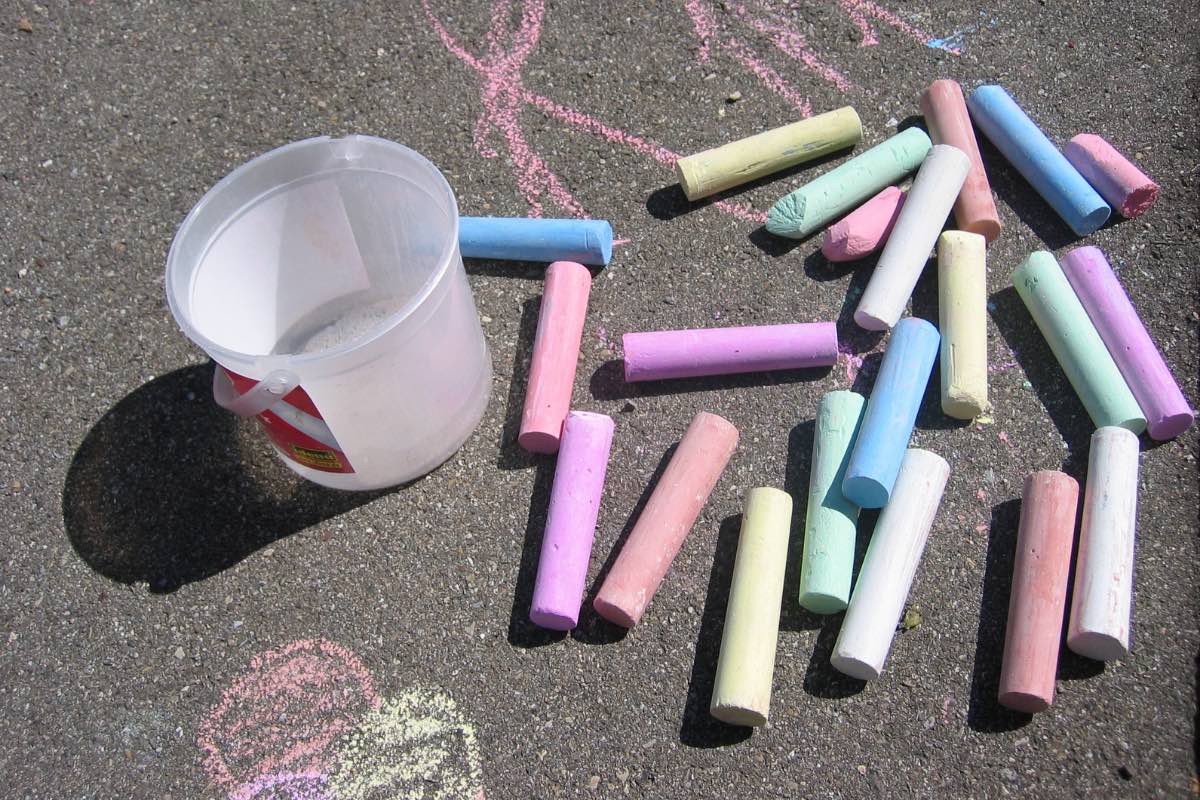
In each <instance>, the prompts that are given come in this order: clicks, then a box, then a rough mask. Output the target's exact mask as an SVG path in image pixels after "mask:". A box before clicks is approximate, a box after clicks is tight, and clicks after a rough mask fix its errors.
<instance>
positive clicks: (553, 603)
mask: <svg viewBox="0 0 1200 800" xmlns="http://www.w3.org/2000/svg"><path fill="white" fill-rule="evenodd" d="M612 438H613V421H612V417H608V416H605V415H604V414H590V413H588V412H586V411H572V412H571V413H569V414H567V421H566V422H565V423H564V424H563V434H562V444H561V445H560V447H559V449H558V462H557V463H556V464H555V466H554V486H553V487H552V488H551V489H550V511H549V513H548V514H547V515H546V533H545V536H544V537H543V538H542V555H541V558H539V559H538V571H537V581H536V582H535V583H534V587H533V605H532V607H531V608H530V609H529V619H530V620H531V621H532V622H533V624H535V625H540V626H541V627H543V628H549V629H551V630H556V631H569V630H571V628H574V627H575V626H576V625H577V624H578V623H579V606H580V604H581V603H582V602H583V588H584V582H585V581H586V580H587V571H588V561H589V560H590V559H591V556H592V538H593V537H594V536H595V534H596V515H597V514H598V513H599V511H600V495H601V494H602V493H603V492H604V474H605V472H606V471H607V470H608V451H609V449H610V448H611V447H612Z"/></svg>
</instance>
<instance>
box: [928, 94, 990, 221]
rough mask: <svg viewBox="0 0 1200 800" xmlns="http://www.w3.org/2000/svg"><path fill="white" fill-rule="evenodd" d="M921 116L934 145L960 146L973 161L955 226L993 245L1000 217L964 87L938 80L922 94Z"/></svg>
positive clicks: (958, 202)
mask: <svg viewBox="0 0 1200 800" xmlns="http://www.w3.org/2000/svg"><path fill="white" fill-rule="evenodd" d="M921 113H922V114H923V115H924V116H925V124H926V125H928V126H929V138H930V140H932V141H933V143H934V144H948V145H952V146H954V147H957V148H958V149H959V150H962V151H963V152H964V153H966V154H967V158H969V159H971V169H970V171H969V172H968V173H967V179H966V180H965V181H964V182H963V186H962V190H961V191H960V192H959V193H958V199H957V200H956V201H955V202H954V222H955V225H956V226H957V227H958V228H959V229H960V230H963V231H967V232H969V233H978V234H979V235H980V236H982V237H983V238H984V239H985V240H986V241H987V243H988V244H991V243H992V242H994V241H995V240H996V237H997V236H999V235H1000V228H1001V225H1000V215H999V214H997V213H996V201H995V200H994V199H993V198H992V187H991V184H989V183H988V177H987V172H986V171H984V169H983V159H982V158H981V157H980V156H979V143H978V142H977V141H976V140H975V130H974V129H973V128H972V127H971V117H970V115H968V113H967V103H966V100H965V99H964V98H963V93H962V87H961V86H959V85H958V83H957V82H955V81H951V80H940V81H934V82H933V83H931V84H930V85H929V88H928V89H926V90H925V91H924V93H922V95H921Z"/></svg>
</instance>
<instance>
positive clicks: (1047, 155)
mask: <svg viewBox="0 0 1200 800" xmlns="http://www.w3.org/2000/svg"><path fill="white" fill-rule="evenodd" d="M967 108H968V109H970V112H971V118H972V119H973V120H975V124H976V125H977V126H979V130H981V131H983V134H984V135H985V136H987V137H988V139H990V140H991V142H992V144H994V145H996V149H997V150H999V151H1000V152H1001V153H1003V154H1004V157H1005V158H1007V159H1008V160H1009V162H1011V163H1012V165H1013V166H1014V167H1016V168H1017V171H1018V172H1020V173H1021V175H1023V176H1024V177H1025V180H1027V181H1029V183H1030V184H1031V185H1032V186H1033V188H1034V189H1036V190H1037V193H1038V194H1040V195H1041V196H1042V197H1043V198H1045V200H1046V202H1047V203H1049V204H1050V207H1051V208H1053V209H1054V210H1055V211H1056V212H1058V215H1059V216H1060V217H1062V218H1063V221H1064V222H1066V223H1067V225H1069V226H1070V228H1071V230H1073V231H1075V233H1076V234H1077V235H1079V236H1087V235H1088V234H1089V233H1095V232H1096V231H1097V230H1099V229H1100V226H1101V225H1103V224H1104V223H1105V221H1106V220H1108V216H1109V214H1110V213H1111V209H1110V208H1109V207H1108V203H1105V202H1104V198H1102V197H1101V196H1100V195H1099V194H1097V193H1096V190H1095V189H1093V188H1092V187H1091V186H1090V185H1088V182H1087V181H1086V180H1084V179H1083V176H1082V175H1080V174H1079V171H1078V170H1077V169H1075V167H1073V166H1071V162H1070V161H1068V160H1067V158H1066V156H1064V155H1063V154H1062V153H1061V152H1059V150H1058V148H1057V147H1055V146H1054V144H1053V142H1051V141H1050V140H1049V139H1047V138H1046V134H1044V133H1042V131H1041V129H1039V128H1038V126H1037V125H1035V124H1034V122H1033V120H1031V119H1030V118H1029V117H1028V116H1026V114H1025V112H1024V111H1022V110H1021V107H1020V106H1018V105H1017V103H1016V101H1014V100H1013V99H1012V97H1010V96H1009V94H1008V92H1006V91H1004V89H1002V88H1001V87H999V86H980V87H979V88H977V89H976V90H975V91H973V92H971V96H970V97H969V98H968V99H967Z"/></svg>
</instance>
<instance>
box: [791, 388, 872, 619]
mask: <svg viewBox="0 0 1200 800" xmlns="http://www.w3.org/2000/svg"><path fill="white" fill-rule="evenodd" d="M866 405H867V401H866V399H865V398H864V397H863V396H862V395H860V394H857V393H855V392H848V391H836V392H829V393H828V394H826V395H825V396H824V397H822V398H821V402H820V403H819V404H818V405H817V419H816V424H815V426H814V431H813V449H812V467H811V469H810V471H809V480H808V508H807V509H806V510H805V512H804V552H803V559H802V560H801V562H800V605H801V606H803V607H804V608H807V609H808V610H809V611H811V612H813V613H814V614H835V613H837V612H838V611H841V610H842V609H844V608H845V607H846V603H847V602H848V601H849V600H850V581H851V575H852V573H853V571H854V547H855V543H856V540H857V537H858V510H859V509H858V506H857V505H855V504H854V503H852V502H851V501H850V500H848V499H846V496H845V495H844V494H842V480H843V479H845V477H846V466H847V464H849V462H850V452H851V450H852V449H853V448H854V440H855V438H856V437H857V436H858V429H859V427H860V426H861V425H862V418H863V412H864V410H865V409H866Z"/></svg>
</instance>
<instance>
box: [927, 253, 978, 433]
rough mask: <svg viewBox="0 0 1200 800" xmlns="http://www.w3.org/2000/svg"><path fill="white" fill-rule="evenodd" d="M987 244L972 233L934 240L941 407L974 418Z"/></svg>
mask: <svg viewBox="0 0 1200 800" xmlns="http://www.w3.org/2000/svg"><path fill="white" fill-rule="evenodd" d="M986 257H987V243H986V241H985V240H984V237H983V236H981V235H980V234H978V233H967V232H965V231H946V232H945V233H943V234H942V235H941V236H940V237H939V238H938V252H937V258H938V327H939V328H940V331H941V334H942V350H941V352H942V358H941V373H942V411H944V412H945V413H946V415H947V416H950V417H954V418H955V419H974V418H975V417H977V416H979V415H980V414H982V413H983V412H984V411H986V410H987V409H988V354H987V266H986V262H985V259H986Z"/></svg>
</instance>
